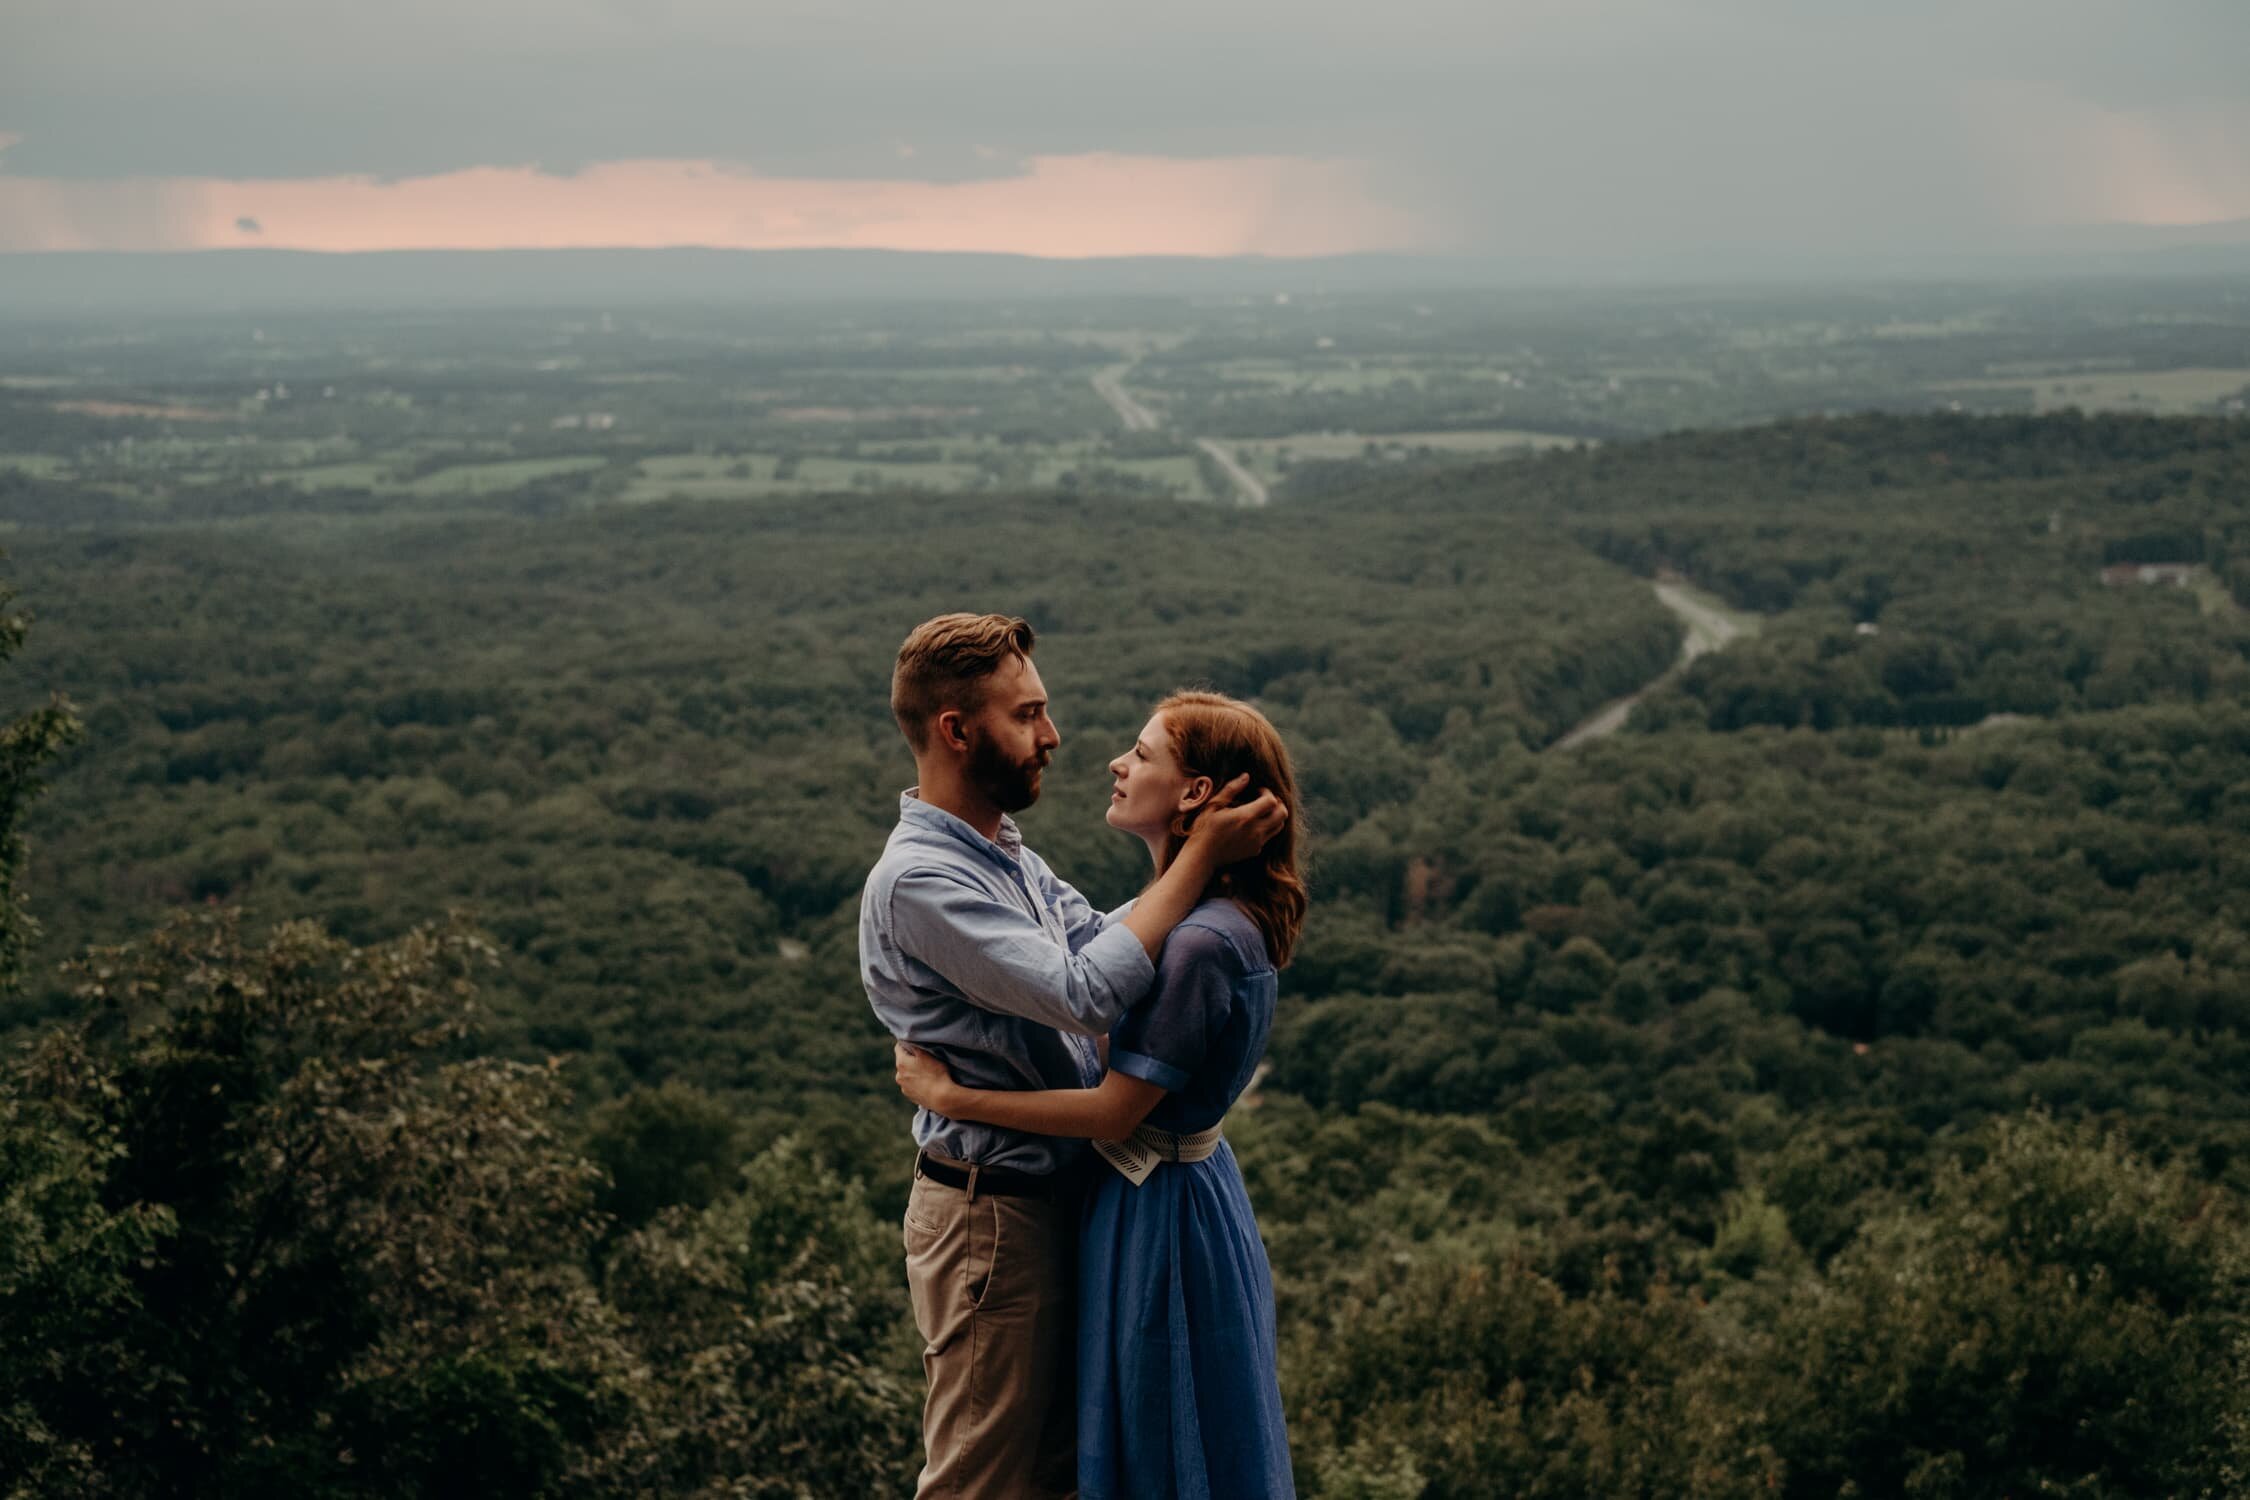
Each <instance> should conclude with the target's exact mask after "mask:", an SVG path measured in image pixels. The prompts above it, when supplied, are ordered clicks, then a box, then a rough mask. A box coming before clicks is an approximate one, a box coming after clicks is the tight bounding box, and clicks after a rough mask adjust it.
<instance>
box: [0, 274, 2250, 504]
mask: <svg viewBox="0 0 2250 1500" xmlns="http://www.w3.org/2000/svg"><path fill="white" fill-rule="evenodd" d="M1236 274H1240V273H1236ZM1290 279H1294V278H1293V277H1292V278H1290ZM2241 287H2242V284H2241V283H2240V282H2239V281H2230V280H2225V279H2219V280H2210V281H2194V280H2185V281H2179V280H2172V281H2143V282H2130V281H2088V282H2080V283H2056V284H2051V285H2042V286H2035V287H2031V288H2006V287H1999V286H1993V285H1983V286H1978V285H1967V286H1951V285H1944V284H1934V285H1923V284H1884V285H1873V286H1858V287H1835V288H1825V289H1816V288H1810V287H1808V288H1803V289H1794V290H1790V291H1787V292H1778V293H1777V292H1771V291H1768V292H1756V291H1750V290H1740V289H1738V290H1708V291H1701V292H1697V291H1686V290H1677V291H1647V290H1604V291H1598V292H1584V291H1581V292H1569V291H1559V290H1549V291H1533V290H1519V291H1514V292H1501V291H1469V292H1459V291H1456V292H1446V291H1442V290H1431V291H1425V292H1405V293H1397V292H1394V293H1372V292H1368V293H1334V294H1323V293H1317V292H1291V291H1288V290H1277V291H1271V292H1265V293H1261V294H1251V293H1238V294H1234V295H1226V296H1207V297H1198V298H1178V297H1158V296H1146V297H1108V298H1104V299H1101V300H1098V301H1084V300H1071V299H1060V298H1055V297H1042V298H1035V299H1030V300H1025V301H1008V302H1000V301H970V302H952V303H921V304H899V303H895V302H887V301H874V302H870V301H865V300H855V301H839V302H827V303H817V302H816V303H810V304H806V305H801V306H759V305H755V304H745V305H735V306H714V307H682V308H669V309H667V308H652V307H646V306H640V307H632V308H629V309H627V310H624V311H619V312H609V311H603V310H601V309H599V308H597V307H589V308H586V309H584V310H580V311H570V312H565V311H553V310H548V311H534V310H527V309H493V310H482V311H479V310H474V309H461V310H454V311H447V312H444V313H409V312H368V313H360V314H351V315H344V314H315V313H308V312H303V311H288V310H271V309H269V310H267V311H264V312H244V313H234V314H228V315H225V316H214V315H209V314H195V313H190V312H185V311H175V312H173V313H171V314H169V315H166V316H164V317H161V318H150V319H147V320H138V321H136V322H134V323H133V324H131V325H127V326H120V325H117V324H115V323H109V322H101V321H95V322H90V323H89V322H84V321H73V320H71V319H70V318H67V317H61V318H57V317H53V316H42V317H39V318H35V319H31V320H29V321H23V322H19V323H18V324H17V325H16V326H15V328H14V329H13V331H12V336H11V337H10V339H9V341H8V345H7V348H6V351H5V354H4V355H0V364H4V365H5V368H4V369H0V473H4V474H5V475H6V476H7V478H6V480H5V484H6V489H5V490H4V491H0V515H9V516H14V517H16V518H19V519H26V520H30V519H38V520H44V521H65V520H68V519H74V518H75V519H79V520H89V521H90V520H98V519H110V520H162V519H180V518H188V517H195V516H208V515H211V514H214V513H220V512H224V513H234V514H239V513H244V512H259V513H265V512H277V513H278V512H291V511H321V512H368V511H374V510H381V511H384V512H386V513H392V514H403V513H409V512H412V513H425V514H458V513H459V512H460V511H462V510H463V509H464V508H468V509H504V510H514V511H537V512H540V513H555V512H561V511H570V510H577V509H583V508H586V507H591V506H599V505H608V504H630V503H639V502H646V501H650V500H664V499H688V500H758V499H763V498H769V497H773V496H779V495H812V494H836V493H847V492H856V493H873V492H884V491H899V492H915V493H962V492H985V493H1017V492H1030V491H1061V492H1066V493H1080V494H1092V493H1099V494H1104V495H1112V496H1148V497H1162V498H1171V499H1183V500H1206V501H1217V502H1221V503H1236V504H1240V503H1263V501H1264V500H1265V499H1266V498H1267V497H1268V495H1269V493H1270V494H1275V495H1279V496H1281V497H1282V498H1284V499H1286V498H1288V497H1289V496H1290V495H1291V494H1292V493H1306V492H1312V491H1318V490H1321V489H1325V488H1333V487H1336V486H1338V485H1349V484H1350V483H1353V482H1356V478H1357V477H1364V476H1366V475H1369V474H1375V473H1388V472H1394V471H1397V470H1400V469H1408V470H1417V471H1419V470H1436V469H1442V468H1446V467H1450V466H1455V465H1459V464H1463V463H1474V462H1481V461H1488V460H1490V459H1492V458H1495V457H1499V456H1513V455H1521V454H1525V453H1530V452H1536V451H1539V450H1542V449H1547V448H1554V447H1563V446H1571V445H1576V444H1582V443H1595V442H1605V441H1616V440H1619V439H1625V438H1633V437H1640V436H1647V435H1651V434H1655V433H1659V432H1665V431H1671V430H1676V429H1680V428H1688V427H1708V426H1721V425H1735V424H1744V423H1754V422H1762V421H1770V420H1774V419H1778V418H1785V417H1794V416H1804V415H1821V414H1827V415H1835V414H1840V413H1845V412H1853V411H1918V410H1931V409H1941V410H1947V411H1960V412H1970V413H2023V412H2046V411H2058V410H2068V409H2079V410H2085V411H2120V412H2134V413H2141V414H2147V415H2195V414H2203V415H2226V414H2232V413H2236V412H2240V411H2241V410H2242V409H2243V405H2244V401H2245V393H2246V392H2250V361H2246V360H2245V357H2244V352H2243V344H2242V336H2243V335H2242V329H2243V325H2244V322H2245V319H2246V318H2250V303H2246V302H2245V299H2244V294H2243V292H2242V289H2241ZM1105 387H1106V390H1107V391H1108V392H1110V393H1113V394H1105Z"/></svg>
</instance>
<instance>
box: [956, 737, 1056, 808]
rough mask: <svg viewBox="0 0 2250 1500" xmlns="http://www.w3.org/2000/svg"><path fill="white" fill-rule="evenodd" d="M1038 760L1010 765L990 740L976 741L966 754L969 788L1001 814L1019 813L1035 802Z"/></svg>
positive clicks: (1037, 786) (981, 739) (1010, 761)
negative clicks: (974, 790) (977, 792)
mask: <svg viewBox="0 0 2250 1500" xmlns="http://www.w3.org/2000/svg"><path fill="white" fill-rule="evenodd" d="M1041 758H1043V757H1041ZM1041 758H1034V759H1032V760H1029V761H1024V762H1017V761H1012V760H1010V759H1008V757H1007V756H1006V755H1005V754H1003V753H1002V752H1001V750H1000V747H999V746H998V745H996V744H994V743H993V742H992V741H991V740H989V739H983V738H979V739H978V741H977V747H976V749H974V750H972V751H971V752H969V784H970V785H971V786H973V787H975V788H976V789H977V790H978V791H979V792H982V793H983V794H984V796H985V799H986V800H987V801H989V802H990V803H991V804H992V805H993V806H994V807H997V808H999V809H1000V810H1001V811H1002V812H1004V813H1019V812H1022V811H1023V810H1024V809H1025V808H1027V807H1029V806H1031V804H1032V803H1034V802H1037V801H1038V800H1039V760H1040V759H1041Z"/></svg>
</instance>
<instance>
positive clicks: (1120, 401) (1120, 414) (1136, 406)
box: [1094, 365, 1273, 505]
mask: <svg viewBox="0 0 2250 1500" xmlns="http://www.w3.org/2000/svg"><path fill="white" fill-rule="evenodd" d="M1132 369H1133V367H1132V366H1131V365H1119V366H1118V367H1117V368H1115V369H1111V370H1104V371H1102V372H1101V374H1099V375H1096V376H1095V377H1094V393H1095V394H1096V395H1098V396H1100V397H1101V398H1102V399H1103V400H1104V401H1107V402H1108V403H1109V408H1110V410H1111V411H1114V412H1116V413H1117V420H1118V421H1120V422H1123V423H1124V424H1125V430H1126V431H1127V432H1154V431H1156V429H1157V427H1158V425H1159V423H1158V422H1157V420H1156V413H1155V412H1152V411H1150V410H1149V409H1148V408H1147V407H1145V406H1143V405H1141V403H1140V402H1138V401H1136V400H1134V399H1133V397H1132V395H1131V393H1129V392H1128V391H1127V390H1126V389H1125V382H1124V377H1125V376H1126V375H1128V374H1130V373H1131V372H1132ZM1195 446H1196V447H1198V448H1201V449H1202V450H1203V451H1204V452H1205V453H1208V454H1210V455H1211V459H1212V461H1213V462H1214V463H1216V464H1217V465H1218V466H1219V467H1220V468H1222V469H1224V470H1225V471H1226V475H1227V478H1229V479H1231V480H1233V481H1234V487H1235V489H1236V490H1237V491H1239V492H1240V493H1241V495H1242V503H1243V504H1244V505H1264V504H1265V503H1266V502H1267V501H1269V500H1271V499H1272V498H1273V496H1272V495H1271V494H1270V493H1268V491H1267V489H1266V485H1265V481H1264V480H1262V479H1260V478H1259V477H1258V476H1257V475H1255V474H1253V473H1251V472H1250V471H1249V470H1248V469H1245V468H1244V467H1242V465H1241V463H1240V462H1239V461H1238V460H1237V459H1236V458H1235V456H1234V455H1233V454H1231V453H1229V452H1227V450H1226V448H1225V446H1224V445H1222V444H1221V443H1220V442H1219V441H1218V439H1216V438H1197V439H1196V440H1195Z"/></svg>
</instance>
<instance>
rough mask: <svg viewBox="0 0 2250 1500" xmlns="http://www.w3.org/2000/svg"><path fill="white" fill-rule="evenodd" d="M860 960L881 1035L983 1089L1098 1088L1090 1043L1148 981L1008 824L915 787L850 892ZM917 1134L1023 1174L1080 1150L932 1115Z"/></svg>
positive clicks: (1140, 951)
mask: <svg viewBox="0 0 2250 1500" xmlns="http://www.w3.org/2000/svg"><path fill="white" fill-rule="evenodd" d="M859 966H860V975H861V977H862V979H864V980H865V982H866V985H867V999H868V1003H869V1004H871V1005H872V1006H874V1007H875V1016H876V1019H878V1020H880V1021H881V1022H882V1023H883V1025H884V1027H885V1028H886V1029H887V1030H888V1031H889V1032H890V1033H891V1035H893V1036H895V1037H899V1038H901V1039H902V1040H905V1041H908V1042H912V1043H913V1044H914V1045H915V1046H917V1047H920V1048H922V1049H923V1050H925V1051H927V1052H930V1053H933V1054H935V1055H936V1056H938V1057H939V1058H942V1059H943V1060H944V1061H945V1063H946V1065H947V1066H948V1067H949V1068H951V1069H952V1070H953V1076H954V1077H955V1078H957V1079H959V1080H960V1081H961V1082H962V1083H965V1084H968V1085H970V1086H971V1087H973V1088H982V1089H1078V1088H1092V1087H1094V1086H1095V1085H1096V1084H1098V1083H1100V1082H1101V1075H1102V1068H1101V1060H1100V1057H1099V1055H1098V1054H1097V1053H1096V1052H1095V1050H1094V1044H1093V1042H1092V1041H1090V1040H1088V1039H1089V1038H1091V1037H1097V1036H1106V1035H1108V1034H1109V1029H1110V1027H1112V1026H1114V1025H1115V1024H1116V1023H1117V1018H1118V1017H1119V1016H1121V1015H1123V1014H1124V1013H1125V1010H1126V1008H1127V1007H1128V1006H1130V1005H1131V1004H1132V1003H1133V1002H1134V1001H1136V1000H1138V999H1140V998H1141V997H1142V996H1143V995H1145V994H1146V993H1147V992H1148V988H1149V985H1150V983H1151V982H1152V981H1153V980H1154V979H1155V977H1156V966H1155V965H1154V964H1152V963H1151V962H1150V961H1149V956H1148V951H1147V950H1146V949H1144V948H1143V947H1142V946H1141V940H1140V939H1139V938H1137V937H1135V936H1134V935H1133V934H1132V932H1131V931H1129V930H1128V929H1126V928H1125V927H1123V926H1122V925H1114V924H1111V923H1109V922H1108V921H1107V920H1106V919H1105V918H1104V917H1103V916H1102V914H1101V913H1100V912H1097V911H1095V910H1094V909H1093V908H1092V907H1091V906H1089V905H1087V904H1086V898H1085V897H1083V896H1081V895H1079V894H1078V892H1077V891H1075V890H1073V889H1072V888H1071V887H1070V886H1068V885H1066V884H1064V883H1063V882H1062V881H1060V880H1057V879H1056V878H1055V877H1054V874H1053V873H1052V872H1051V871H1049V870H1048V868H1047V865H1046V862H1045V861H1044V860H1042V859H1040V857H1039V856H1038V855H1036V854H1034V853H1032V852H1031V851H1030V850H1029V849H1026V848H1025V847H1024V846H1023V836H1022V834H1021V833H1019V832H1018V831H1017V828H1016V824H1015V820H1014V819H1013V818H1002V819H1001V820H1000V837H999V838H998V839H997V840H995V839H988V838H986V837H985V836H984V835H982V834H980V833H978V832H977V831H976V830H975V829H973V828H971V827H970V826H969V825H968V824H966V823H964V822H962V821H961V820H960V819H959V818H956V817H954V816H953V815H952V814H951V813H948V812H943V811H941V810H939V809H937V808H935V807H932V806H930V805H929V804H928V803H926V802H924V801H922V800H921V798H919V797H918V796H916V795H915V793H914V791H912V790H909V791H907V792H906V793H904V794H903V795H902V796H901V797H900V798H899V805H898V827H896V828H894V829H893V830H891V839H890V843H889V844H888V845H886V846H885V847H884V850H883V857H882V858H881V859H879V860H877V861H876V862H875V868H874V870H873V871H871V872H870V873H869V874H868V877H867V886H866V889H865V890H864V891H862V892H861V894H860V902H859ZM914 1141H915V1144H916V1145H918V1146H920V1147H922V1148H923V1149H925V1150H928V1151H934V1152H937V1153H939V1154H940V1155H944V1156H951V1157H955V1158H957V1159H959V1160H961V1161H969V1162H976V1163H977V1164H979V1165H981V1166H988V1167H1010V1168H1014V1169H1015V1170H1017V1171H1023V1172H1052V1171H1054V1170H1055V1169H1056V1168H1058V1167H1061V1166H1063V1165H1065V1164H1066V1163H1068V1162H1070V1161H1071V1160H1073V1159H1075V1158H1076V1156H1077V1155H1078V1154H1079V1152H1081V1151H1082V1150H1084V1148H1085V1143H1084V1142H1082V1141H1069V1140H1058V1139H1056V1138H1055V1137H1053V1136H1044V1135H1030V1134H1027V1133H1025V1132H1023V1131H1020V1130H1003V1129H1001V1128H999V1127H998V1126H994V1125H973V1124H969V1123H967V1122H966V1121H961V1120H949V1119H947V1118H946V1117H945V1116H943V1115H936V1114H932V1113H930V1111H928V1110H926V1109H925V1110H921V1111H919V1112H917V1113H916V1115H915V1116H914Z"/></svg>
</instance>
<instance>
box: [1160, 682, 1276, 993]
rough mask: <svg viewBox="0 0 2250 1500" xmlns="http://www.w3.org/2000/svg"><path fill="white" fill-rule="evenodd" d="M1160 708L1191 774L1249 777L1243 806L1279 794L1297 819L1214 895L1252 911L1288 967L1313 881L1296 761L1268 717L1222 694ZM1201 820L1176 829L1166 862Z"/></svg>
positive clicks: (1221, 782)
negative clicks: (1304, 857)
mask: <svg viewBox="0 0 2250 1500" xmlns="http://www.w3.org/2000/svg"><path fill="white" fill-rule="evenodd" d="M1156 711H1157V713H1158V714H1160V715H1162V717H1163V719H1164V731H1165V733H1166V734H1167V735H1168V736H1169V737H1170V738H1171V741H1172V753H1173V754H1175V755H1177V756H1178V757H1179V760H1180V765H1181V767H1182V768H1183V769H1185V770H1186V771H1187V773H1188V774H1189V775H1190V776H1208V777H1210V778H1211V784H1212V785H1213V786H1214V787H1223V786H1225V785H1226V784H1227V783H1228V782H1230V781H1232V780H1233V779H1234V778H1235V777H1237V776H1241V775H1245V774H1247V775H1248V776H1249V778H1250V785H1249V787H1248V788H1247V789H1245V790H1244V791H1243V792H1242V793H1241V794H1240V795H1239V796H1238V797H1237V798H1236V799H1235V800H1236V802H1237V803H1242V802H1247V801H1249V800H1250V799H1251V798H1253V797H1255V796H1257V795H1258V793H1260V792H1271V793H1273V794H1274V796H1275V798H1277V799H1278V800H1279V801H1280V803H1281V805H1282V806H1283V807H1285V808H1287V809H1288V810H1289V821H1288V822H1287V823H1285V824H1283V825H1282V829H1281V832H1280V833H1278V834H1276V835H1274V839H1273V842H1272V843H1270V844H1268V845H1266V847H1265V849H1264V851H1263V852H1261V853H1260V854H1258V855H1257V856H1256V857H1254V858H1251V859H1246V860H1243V861H1242V862H1241V863H1240V864H1233V865H1229V866H1227V867H1226V868H1225V869H1224V870H1221V871H1220V872H1219V873H1218V875H1217V877H1216V878H1214V879H1213V881H1212V882H1211V894H1213V895H1220V896H1230V897H1232V898H1233V899H1234V900H1235V901H1237V902H1239V903H1240V904H1241V906H1242V909H1243V910H1244V911H1246V912H1248V913H1249V914H1250V920H1251V921H1253V922H1255V923H1256V924H1257V926H1258V931H1259V933H1260V934H1262V935H1263V936H1264V938H1265V940H1266V951H1267V952H1268V953H1269V954H1270V955H1271V956H1272V958H1273V966H1274V967H1275V968H1277V969H1280V968H1286V967H1288V964H1289V955H1290V954H1291V952H1293V951H1294V950H1295V948H1296V946H1297V934H1298V933H1299V932H1300V931H1301V930H1302V929H1303V928H1304V925H1305V881H1304V877H1303V876H1302V875H1300V874H1299V873H1298V871H1297V838H1298V834H1299V831H1300V830H1301V829H1302V828H1303V827H1304V811H1303V809H1302V808H1301V807H1300V806H1299V805H1298V801H1297V773H1296V771H1295V769H1294V768H1292V767H1291V765H1290V764H1289V747H1288V746H1286V745H1284V744H1283V743H1282V742H1281V735H1280V734H1279V732H1277V731H1276V730H1275V729H1274V727H1273V725H1272V724H1271V723H1270V722H1268V720H1267V718H1266V716H1265V715H1264V714H1262V713H1259V712H1258V711H1257V710H1256V709H1254V708H1252V707H1251V706H1250V705H1249V704H1247V703H1244V702H1241V701H1240V700H1238V699H1234V698H1229V697H1226V696H1224V695H1223V694H1220V693H1174V694H1173V695H1172V696H1171V697H1169V698H1166V699H1165V700H1164V701H1163V702H1162V703H1159V704H1157V705H1156ZM1194 817H1195V815H1194V814H1193V813H1190V814H1189V815H1188V817H1187V819H1186V820H1185V821H1183V822H1180V823H1177V824H1175V825H1174V826H1173V830H1172V837H1171V839H1170V840H1169V842H1167V844H1166V845H1165V849H1164V861H1165V863H1166V864H1170V863H1171V861H1172V857H1173V856H1174V855H1176V854H1178V853H1179V852H1180V845H1181V843H1182V842H1183V841H1184V840H1185V838H1186V836H1187V829H1188V827H1189V826H1190V825H1192V823H1193V822H1194Z"/></svg>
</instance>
